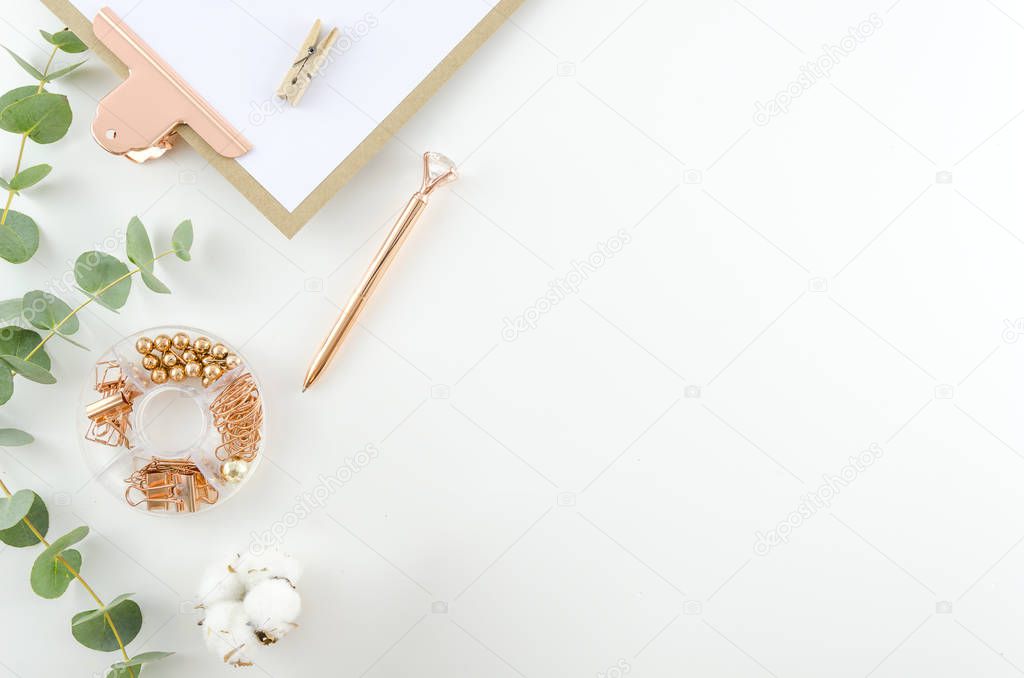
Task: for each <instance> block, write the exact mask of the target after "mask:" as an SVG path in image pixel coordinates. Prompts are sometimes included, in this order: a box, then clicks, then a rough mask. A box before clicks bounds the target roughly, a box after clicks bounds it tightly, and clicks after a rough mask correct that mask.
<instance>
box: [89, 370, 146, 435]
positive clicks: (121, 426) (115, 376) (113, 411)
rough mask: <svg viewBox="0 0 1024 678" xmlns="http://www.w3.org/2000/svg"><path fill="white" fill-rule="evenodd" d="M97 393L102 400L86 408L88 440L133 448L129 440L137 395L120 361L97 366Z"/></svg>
mask: <svg viewBox="0 0 1024 678" xmlns="http://www.w3.org/2000/svg"><path fill="white" fill-rule="evenodd" d="M95 388H96V392H97V393H99V394H100V396H102V397H101V398H100V399H99V400H97V401H96V402H93V403H89V404H88V405H86V406H85V416H87V417H88V418H89V420H90V423H89V430H88V431H87V432H86V434H85V438H86V440H91V441H93V442H96V443H100V444H102V445H109V446H110V447H121V446H123V447H127V448H128V449H131V448H132V444H131V441H130V440H129V438H128V431H129V429H131V417H130V415H131V412H132V401H133V400H135V397H136V396H137V395H138V391H136V390H135V389H134V388H133V387H132V386H131V385H129V384H128V379H127V377H126V376H125V374H124V372H123V371H122V370H121V366H120V365H119V364H118V363H117V361H114V360H110V361H106V362H100V363H97V364H96V386H95Z"/></svg>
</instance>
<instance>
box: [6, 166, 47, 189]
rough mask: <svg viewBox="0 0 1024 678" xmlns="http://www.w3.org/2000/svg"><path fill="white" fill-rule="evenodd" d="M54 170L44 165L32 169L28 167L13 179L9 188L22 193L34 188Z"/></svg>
mask: <svg viewBox="0 0 1024 678" xmlns="http://www.w3.org/2000/svg"><path fill="white" fill-rule="evenodd" d="M52 169H53V168H52V167H50V166H49V165H47V164H45V163H43V164H42V165H33V166H32V167H26V168H25V169H23V170H21V171H20V172H18V173H17V174H15V175H14V178H13V179H11V183H10V184H9V187H10V189H11V190H13V191H20V190H23V189H26V188H28V187H29V186H34V185H36V184H38V183H39V182H40V181H42V180H43V179H45V178H46V175H47V174H49V173H50V170H52Z"/></svg>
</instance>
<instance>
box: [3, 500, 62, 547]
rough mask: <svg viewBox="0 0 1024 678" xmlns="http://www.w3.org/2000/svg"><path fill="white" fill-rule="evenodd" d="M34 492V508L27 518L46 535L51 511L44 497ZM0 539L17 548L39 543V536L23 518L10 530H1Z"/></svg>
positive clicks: (30, 510)
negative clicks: (47, 507)
mask: <svg viewBox="0 0 1024 678" xmlns="http://www.w3.org/2000/svg"><path fill="white" fill-rule="evenodd" d="M32 494H33V495H34V498H33V500H32V508H30V509H29V511H28V515H27V516H26V519H27V520H28V521H29V522H30V523H32V526H33V527H34V528H36V529H37V530H39V534H41V535H43V536H44V537H45V536H46V532H47V531H48V530H49V529H50V512H49V511H48V510H47V509H46V503H45V502H44V501H43V500H42V498H40V496H39V495H38V494H36V493H35V492H33V493H32ZM0 541H2V542H3V543H5V544H7V545H8V546H14V547H15V548H25V547H26V546H35V545H36V544H38V543H39V538H38V537H36V535H35V533H34V532H32V530H30V529H29V527H28V525H26V524H25V521H24V520H23V521H22V522H20V523H18V524H17V525H15V526H14V527H12V528H10V529H8V530H0Z"/></svg>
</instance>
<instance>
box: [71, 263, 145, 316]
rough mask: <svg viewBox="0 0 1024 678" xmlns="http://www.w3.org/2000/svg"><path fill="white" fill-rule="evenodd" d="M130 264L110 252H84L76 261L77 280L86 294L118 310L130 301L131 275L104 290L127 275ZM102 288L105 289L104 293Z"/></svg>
mask: <svg viewBox="0 0 1024 678" xmlns="http://www.w3.org/2000/svg"><path fill="white" fill-rule="evenodd" d="M127 274H128V266H126V265H125V263H124V262H123V261H121V260H120V259H117V258H115V257H112V256H110V255H109V254H104V253H103V252H97V251H95V250H92V251H90V252H83V253H82V255H81V256H80V257H78V260H77V261H76V262H75V280H77V281H78V285H79V287H81V288H82V290H83V291H84V292H85V293H86V294H90V295H92V296H94V297H95V298H96V301H98V302H99V303H101V304H102V305H104V306H106V307H107V308H109V309H111V310H117V309H119V308H121V307H122V306H124V304H125V302H126V301H128V293H129V292H131V290H132V279H131V277H125V278H124V280H121V281H120V282H118V283H117V284H116V285H113V286H112V287H110V288H109V289H106V290H104V288H106V287H107V286H108V285H110V284H111V283H113V282H114V281H115V280H117V279H118V278H121V277H122V276H127ZM100 290H104V291H103V292H102V293H101V292H100Z"/></svg>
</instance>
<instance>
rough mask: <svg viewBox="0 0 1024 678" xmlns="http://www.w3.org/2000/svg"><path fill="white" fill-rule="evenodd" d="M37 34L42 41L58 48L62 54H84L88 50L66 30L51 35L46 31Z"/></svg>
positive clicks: (75, 36)
mask: <svg viewBox="0 0 1024 678" xmlns="http://www.w3.org/2000/svg"><path fill="white" fill-rule="evenodd" d="M39 34H40V35H41V36H43V40H45V41H46V42H48V43H50V44H51V45H54V46H55V47H58V48H60V50H61V51H62V52H67V53H68V54H78V53H79V52H84V51H85V50H87V49H89V47H88V46H87V45H86V44H85V43H84V42H82V41H81V40H80V39H79V38H78V36H77V35H75V34H74V33H72V32H71V31H69V30H68V29H66V28H65V29H64V30H62V31H58V32H57V33H53V34H50V33H47V32H46V31H39Z"/></svg>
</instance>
